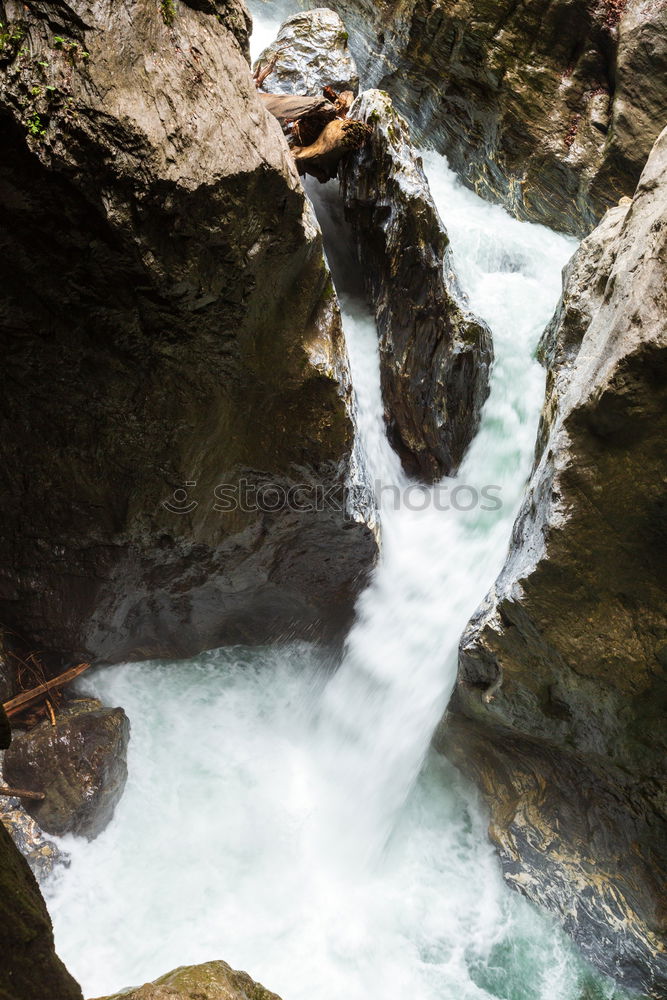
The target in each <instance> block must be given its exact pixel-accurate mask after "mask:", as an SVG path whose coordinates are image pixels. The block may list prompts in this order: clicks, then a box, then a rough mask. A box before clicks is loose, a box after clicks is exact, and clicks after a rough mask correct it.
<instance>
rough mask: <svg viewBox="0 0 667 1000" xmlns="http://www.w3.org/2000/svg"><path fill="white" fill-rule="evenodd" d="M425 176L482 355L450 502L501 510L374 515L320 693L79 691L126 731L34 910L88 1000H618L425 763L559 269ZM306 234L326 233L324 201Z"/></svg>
mask: <svg viewBox="0 0 667 1000" xmlns="http://www.w3.org/2000/svg"><path fill="white" fill-rule="evenodd" d="M426 166H427V170H428V173H429V176H430V179H431V182H432V186H433V191H434V195H435V197H436V200H437V201H438V204H439V207H440V209H441V212H442V214H443V217H444V218H445V220H446V223H447V225H448V228H449V232H450V236H451V240H452V245H453V248H454V253H455V263H456V266H457V268H458V271H459V274H460V277H461V281H462V283H463V285H464V286H465V288H466V289H467V290H468V292H469V295H470V301H471V305H472V307H473V308H474V309H475V310H476V311H477V312H478V313H480V314H481V315H482V316H484V318H486V319H487V321H488V322H489V324H490V326H491V328H492V330H493V334H494V342H495V349H496V364H495V367H494V374H493V388H492V394H491V398H490V400H489V403H488V404H487V406H486V408H485V412H484V420H483V425H482V429H481V431H480V433H479V435H478V437H477V439H476V441H475V442H474V444H473V446H472V448H471V450H470V453H469V455H468V457H467V459H466V461H465V463H464V466H463V468H462V470H461V474H460V476H459V477H458V483H459V484H462V483H463V484H468V485H470V486H472V487H474V488H475V489H477V490H478V491H479V490H481V488H482V487H483V486H486V485H494V486H499V487H501V488H502V489H501V492H500V496H501V498H502V501H503V506H502V509H501V510H499V511H483V510H481V509H480V508H479V507H477V508H475V509H474V510H473V511H471V512H469V513H463V512H458V511H452V510H450V511H443V510H437V509H435V508H434V506H433V505H432V503H430V504H429V505H428V506H427V509H425V510H422V511H410V510H408V509H406V506H405V504H403V505H402V506H401V509H399V510H394V509H393V504H392V502H391V500H392V496H391V494H390V493H389V492H388V491H385V495H384V498H385V503H384V504H383V507H382V527H383V553H382V560H381V562H380V565H379V567H378V570H377V572H376V574H375V576H374V578H373V581H372V583H371V585H370V587H369V588H368V590H367V591H366V593H365V594H364V595H363V596H362V598H361V600H360V603H359V608H358V620H357V623H356V624H355V626H354V628H353V629H352V632H351V634H350V636H349V639H348V643H347V647H346V650H345V655H344V658H343V662H342V664H341V665H340V668H339V669H338V671H337V672H336V673H335V674H334V675H333V677H330V676H329V675H328V674H327V673H326V672H325V670H324V669H323V667H322V665H321V664H320V662H319V660H318V653H317V650H315V649H314V648H313V647H310V646H308V645H306V644H295V645H293V646H291V647H288V648H280V649H277V648H267V649H261V650H247V649H232V650H226V651H218V652H216V653H212V654H209V655H207V656H204V657H201V658H200V659H198V660H197V661H194V662H191V663H175V664H164V663H154V664H140V665H131V666H130V665H124V666H119V667H116V668H106V669H104V670H103V671H99V672H98V673H97V674H96V675H95V676H94V677H93V678H91V679H90V681H88V682H87V684H86V687H87V689H88V690H93V691H94V692H95V693H96V694H98V695H99V696H100V697H102V698H103V699H104V700H105V702H107V703H110V704H121V705H123V706H124V707H125V709H126V711H127V712H128V714H129V716H130V719H131V722H132V740H131V746H130V758H129V768H130V777H129V782H128V787H127V790H126V793H125V795H124V797H123V799H122V801H121V803H120V805H119V807H118V809H117V812H116V816H115V818H114V820H113V822H112V824H111V825H110V826H109V828H108V829H107V830H106V831H105V832H104V833H103V834H102V835H101V836H100V837H99V838H98V839H97V840H96V841H95V842H93V843H92V844H87V843H84V842H80V841H74V840H70V841H69V842H68V843H67V845H66V846H67V847H68V848H69V850H70V851H71V852H72V856H73V861H72V867H71V868H70V869H69V871H66V872H63V873H61V875H60V876H59V877H58V879H57V880H56V881H55V882H54V883H53V884H52V885H51V886H49V887H48V893H49V904H50V910H51V913H52V916H53V919H54V925H55V931H56V941H57V946H58V950H59V952H60V954H61V956H62V957H63V959H64V960H65V961H66V963H67V964H68V966H69V968H70V969H71V970H72V972H73V973H74V974H75V975H76V976H77V977H78V978H79V979H80V981H81V982H82V984H83V987H84V993H85V995H86V996H96V995H98V994H102V993H105V992H111V991H113V990H117V989H119V988H121V987H123V986H129V985H132V984H137V983H140V982H144V981H146V980H148V979H151V978H154V977H155V976H157V975H159V974H161V973H164V972H165V971H167V970H168V969H170V968H172V967H174V966H175V965H180V964H189V963H192V962H201V961H206V960H209V959H212V958H224V959H225V960H226V961H228V962H230V963H231V964H232V965H234V966H235V967H237V968H247V969H248V971H250V973H251V974H252V975H253V976H254V977H256V978H258V979H260V980H261V981H263V982H264V983H265V985H267V987H269V988H270V989H272V990H275V991H276V992H278V993H279V994H280V995H281V996H282V997H283V1000H341V998H342V997H344V998H345V1000H406V998H414V1000H488V998H506V1000H575V998H579V997H580V996H581V995H582V990H583V989H584V987H586V988H587V989H589V990H591V991H592V992H589V993H588V994H587V995H588V996H590V997H593V996H595V997H611V996H612V995H614V994H613V990H612V988H611V987H609V986H608V985H605V984H603V983H601V982H600V981H598V980H595V981H594V978H593V977H592V976H591V973H590V972H588V971H587V970H585V969H584V968H583V967H582V965H581V964H580V962H579V960H578V959H577V957H576V955H575V953H574V950H573V949H572V947H571V946H570V945H569V943H568V942H567V941H566V940H565V938H564V937H563V936H562V935H561V933H560V932H559V931H558V930H557V928H556V927H555V925H554V923H553V922H552V921H551V920H550V919H549V918H548V917H546V916H545V915H543V914H539V913H537V912H536V911H535V910H534V909H533V908H532V907H530V906H529V905H528V904H527V903H525V902H524V901H523V900H522V899H521V898H520V897H518V896H517V895H515V894H513V893H511V892H510V891H509V890H508V889H506V888H505V886H504V884H503V882H502V879H501V877H500V874H499V870H498V865H497V862H496V860H495V857H494V855H493V852H492V850H491V848H490V847H489V845H488V843H487V838H486V830H485V820H484V817H483V814H482V812H481V810H480V808H479V806H478V804H477V802H476V799H475V798H474V796H473V795H472V793H471V792H470V791H469V790H467V789H466V787H465V786H464V785H463V784H462V782H461V781H460V779H459V778H458V776H457V775H456V772H455V771H454V770H453V769H452V768H451V766H449V765H448V764H447V763H446V762H444V761H442V760H441V759H439V758H437V757H436V756H435V755H434V754H432V753H429V750H428V745H429V741H430V736H431V734H432V732H433V729H434V727H435V725H436V724H437V722H438V720H439V718H440V716H441V714H442V712H443V709H444V707H445V705H446V702H447V699H448V697H449V694H450V692H451V688H452V685H453V683H454V677H455V667H456V648H457V645H458V640H459V637H460V634H461V631H462V629H463V627H464V625H465V623H466V621H467V619H468V618H469V616H470V614H471V613H472V612H473V611H474V609H475V607H476V605H477V604H478V603H479V601H480V599H481V598H482V597H483V596H484V593H485V591H486V590H487V589H488V587H489V586H490V584H491V583H492V582H493V579H494V576H495V575H496V573H497V571H498V569H499V568H500V566H501V564H502V561H503V558H504V555H505V551H506V548H507V543H508V538H509V533H510V529H511V524H512V521H513V516H514V512H515V510H516V507H517V504H518V501H519V498H520V494H521V490H522V487H523V484H524V482H525V479H526V476H527V473H528V471H529V467H530V462H531V456H532V451H533V446H534V440H535V433H536V427H537V418H538V413H539V408H540V404H541V398H542V395H543V374H542V372H541V370H540V368H539V366H537V365H536V363H535V362H534V361H533V360H532V352H533V350H534V347H535V345H536V342H537V339H538V337H539V335H540V333H541V331H542V329H543V327H544V325H545V324H546V322H547V320H548V319H549V316H550V314H551V312H552V310H553V307H554V305H555V303H556V301H557V298H558V294H559V290H560V271H561V268H562V266H563V264H564V263H565V262H566V260H567V259H568V257H569V255H570V254H571V252H572V250H573V243H572V241H569V240H566V239H564V238H562V237H560V236H557V235H555V234H553V233H550V232H549V231H547V230H545V229H543V228H541V227H536V226H530V225H527V224H522V223H518V222H516V221H514V220H512V219H511V218H509V217H508V216H507V215H506V214H505V213H504V212H503V211H502V210H501V209H498V208H494V207H491V206H489V205H486V204H484V203H483V202H481V201H480V200H479V199H477V198H476V197H475V196H474V195H472V194H471V193H470V192H468V191H466V190H464V189H462V188H461V187H460V186H459V185H458V184H457V183H456V180H455V178H454V177H453V175H452V174H451V173H450V172H449V171H448V170H447V167H446V164H445V163H444V161H443V160H442V159H441V158H439V157H437V156H436V155H434V154H429V155H428V156H427V157H426ZM319 210H320V213H321V216H322V217H323V218H325V217H327V216H332V215H333V216H335V215H336V212H337V207H336V203H335V200H333V199H332V197H331V192H330V190H329V189H328V190H327V191H325V192H324V193H323V195H322V200H321V203H320V205H319ZM327 228H328V231H329V234H330V236H329V238H330V243H329V251H330V255H331V257H332V263H333V264H334V267H335V274H336V279H337V284H338V285H339V287H344V286H346V285H347V283H348V281H349V275H346V274H345V272H344V267H343V266H342V265H341V263H340V262H341V261H344V260H345V259H349V252H348V250H347V248H346V247H345V246H341V242H342V241H343V240H344V236H343V235H342V233H341V230H340V229H339V228H337V226H336V224H335V219H334V220H333V221H332V220H331V219H329V224H328V227H327ZM338 251H340V260H339V259H337V258H338V256H339V254H338ZM351 286H353V282H352V283H351ZM343 305H344V309H345V326H346V335H347V338H348V346H349V352H350V359H351V365H352V371H353V379H354V385H355V391H356V395H357V402H358V416H359V431H360V435H361V439H362V444H363V447H364V449H365V452H366V461H367V463H368V465H369V468H370V469H371V470H372V475H373V477H374V478H376V479H378V480H380V481H381V482H382V483H383V485H384V486H385V487H389V486H392V485H393V486H398V487H400V488H402V489H403V490H405V489H406V487H407V486H408V485H409V484H408V483H407V481H406V480H405V478H404V476H403V474H402V472H401V470H400V466H399V463H398V460H397V459H396V456H395V455H394V454H393V452H392V451H391V449H390V448H389V447H388V445H387V443H386V439H385V435H384V428H383V424H382V416H381V414H382V409H381V400H380V392H379V375H378V358H377V347H376V333H375V329H374V326H373V324H372V322H371V321H370V319H369V317H368V314H367V311H366V309H365V307H364V306H363V305H361V304H360V303H359V301H358V300H357V299H356V298H355V297H354V295H353V294H352V293H349V294H347V295H345V296H344V297H343ZM450 485H451V484H450ZM432 499H433V491H430V490H421V491H417V490H415V491H414V492H413V495H412V500H413V504H414V505H417V506H419V501H420V500H421V502H422V504H423V503H424V502H425V501H426V500H428V501H432ZM387 501H389V502H387ZM593 991H594V992H593Z"/></svg>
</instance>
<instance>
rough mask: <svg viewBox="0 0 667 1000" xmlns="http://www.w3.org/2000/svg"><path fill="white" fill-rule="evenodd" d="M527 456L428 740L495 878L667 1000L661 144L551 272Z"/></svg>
mask: <svg viewBox="0 0 667 1000" xmlns="http://www.w3.org/2000/svg"><path fill="white" fill-rule="evenodd" d="M542 349H543V354H544V356H545V358H546V359H547V360H548V362H549V365H550V370H549V379H548V385H547V399H546V404H545V408H544V413H543V423H542V427H541V433H540V442H539V451H538V458H537V462H536V467H535V470H534V472H533V476H532V479H531V482H530V485H529V489H528V494H527V497H526V500H525V503H524V505H523V509H522V510H521V512H520V515H519V518H518V520H517V523H516V525H515V530H514V537H513V541H512V547H511V551H510V555H509V557H508V560H507V563H506V565H505V568H504V570H503V572H502V574H501V576H500V578H499V579H498V581H497V583H496V586H495V589H494V590H493V591H492V593H491V594H490V596H489V598H488V599H487V601H486V603H485V605H484V606H483V607H482V608H481V609H480V611H479V612H478V613H477V615H476V617H475V618H474V619H473V621H472V622H471V623H470V625H469V627H468V629H467V631H466V633H465V635H464V637H463V640H462V642H461V650H460V666H459V679H458V685H457V689H456V692H455V695H454V698H453V700H452V704H451V706H450V713H449V717H448V720H447V724H446V725H444V726H443V727H442V731H441V732H440V733H439V736H438V743H439V745H441V746H444V747H446V748H447V749H448V752H450V753H451V754H452V755H453V756H454V758H455V760H456V761H457V762H458V763H459V765H460V766H461V767H462V768H463V769H464V770H465V771H466V772H467V773H468V774H471V775H472V777H473V778H474V779H475V780H476V781H477V783H478V784H479V785H480V787H481V789H482V791H483V793H484V795H485V797H486V799H487V801H488V803H489V806H490V809H491V828H490V830H491V836H492V838H493V840H494V841H495V843H496V844H497V846H498V849H499V852H500V857H501V859H502V863H503V867H504V869H505V874H506V877H507V878H508V880H509V882H510V883H511V884H513V885H514V886H515V887H517V888H518V889H520V891H522V892H524V893H525V894H526V895H527V896H529V897H530V898H531V899H533V900H534V901H535V902H539V903H541V904H543V905H546V906H548V907H550V908H551V909H553V910H555V911H556V912H557V913H559V914H560V916H561V917H562V919H563V921H564V923H565V926H566V928H567V929H568V930H569V931H570V932H571V933H572V934H573V935H574V937H575V938H576V939H577V941H578V942H579V943H580V944H581V945H582V947H583V949H584V951H585V953H586V954H587V955H588V956H589V958H590V959H591V960H592V961H593V962H595V963H596V964H597V965H598V966H599V967H600V968H602V969H603V970H604V971H606V972H607V973H609V974H611V975H613V976H615V977H616V978H618V979H619V980H621V981H622V982H624V983H626V984H627V985H629V986H632V987H636V988H638V989H640V990H642V991H644V992H646V993H648V994H649V995H651V996H653V997H656V998H657V997H664V996H665V994H666V993H667V895H666V894H665V886H666V885H667V784H666V782H665V768H664V761H665V754H666V753H667V734H666V732H665V726H664V716H665V709H666V707H667V706H666V703H665V695H666V692H667V506H666V504H665V496H664V483H665V457H664V455H665V453H664V442H665V436H666V433H667V130H665V131H664V132H663V133H662V135H661V136H660V138H659V140H658V142H657V143H656V145H655V148H654V150H653V152H652V154H651V157H650V159H649V161H648V163H647V165H646V168H645V170H644V173H643V175H642V178H641V181H640V183H639V186H638V189H637V192H636V195H635V197H634V199H633V200H632V202H631V203H629V202H628V203H627V204H624V205H620V206H619V207H618V208H615V209H613V210H612V211H611V212H610V213H609V214H608V215H607V216H606V218H605V219H604V221H603V223H602V224H601V226H600V227H599V228H598V229H597V230H595V232H594V233H593V234H592V235H591V236H590V237H589V238H588V239H587V240H586V241H585V242H584V243H583V244H582V246H581V248H580V250H579V252H578V253H577V255H576V256H575V258H574V260H573V262H572V263H571V265H570V266H569V267H568V269H567V270H566V274H565V286H564V293H563V299H562V302H561V304H560V307H559V309H558V312H557V314H556V317H555V319H554V321H553V322H552V324H551V326H550V328H549V329H548V331H547V334H546V336H545V338H544V342H543V348H542Z"/></svg>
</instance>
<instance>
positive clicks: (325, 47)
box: [255, 7, 359, 97]
mask: <svg viewBox="0 0 667 1000" xmlns="http://www.w3.org/2000/svg"><path fill="white" fill-rule="evenodd" d="M274 58H276V59H277V62H276V65H275V68H274V70H273V72H272V73H271V75H270V76H269V77H268V78H267V80H266V82H265V84H264V90H266V91H269V92H270V93H272V94H302V95H303V94H305V95H309V96H312V97H316V96H318V95H320V94H321V93H322V88H323V87H333V89H334V90H335V91H336V92H337V93H338V92H342V91H346V90H351V91H353V92H354V93H355V94H356V93H357V91H358V90H359V74H358V72H357V67H356V64H355V62H354V59H353V57H352V54H351V52H350V49H349V46H348V34H347V31H346V29H345V25H344V24H343V22H342V21H341V19H340V17H339V15H338V14H336V12H335V11H333V10H329V9H328V8H326V7H318V8H316V9H315V10H310V11H306V12H304V13H301V14H294V15H293V16H292V17H289V18H288V19H287V20H286V21H285V22H284V24H282V25H281V27H280V31H279V32H278V37H277V38H276V40H275V42H273V43H272V44H271V45H269V46H268V48H266V49H265V50H264V52H262V54H261V56H260V57H259V59H258V60H257V63H256V64H255V65H256V68H257V67H259V66H266V65H267V64H268V63H270V62H271V61H272V60H273V59H274Z"/></svg>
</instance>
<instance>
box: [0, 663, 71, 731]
mask: <svg viewBox="0 0 667 1000" xmlns="http://www.w3.org/2000/svg"><path fill="white" fill-rule="evenodd" d="M89 666H90V663H79V665H78V666H76V667H70V669H69V670H65V672H64V673H62V674H59V675H58V676H57V677H53V678H52V679H51V680H50V681H45V682H44V684H39V685H38V686H37V687H34V688H31V689H30V691H23V692H22V693H21V694H17V695H16V697H15V698H10V700H9V701H6V702H5V703H4V705H3V706H2V707H3V708H4V710H5V715H6V716H7V718H11V717H12V716H14V715H20V714H21V713H22V712H25V711H27V709H29V708H31V707H32V706H33V705H35V704H36V703H37V702H39V701H42V699H44V698H45V697H46V695H47V694H48V693H49V691H55V690H56V689H57V688H61V687H63V686H64V685H65V684H69V683H70V682H71V681H73V680H75V679H76V678H77V677H79V676H80V675H81V674H82V673H83V672H84V670H87V669H88V667H89Z"/></svg>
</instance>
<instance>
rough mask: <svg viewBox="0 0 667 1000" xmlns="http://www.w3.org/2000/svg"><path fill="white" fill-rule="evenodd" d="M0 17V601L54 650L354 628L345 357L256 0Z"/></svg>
mask: <svg viewBox="0 0 667 1000" xmlns="http://www.w3.org/2000/svg"><path fill="white" fill-rule="evenodd" d="M0 20H1V21H2V22H3V24H4V25H6V26H7V29H6V31H4V32H3V36H2V52H1V53H0V144H1V146H2V158H1V162H0V284H1V285H2V289H3V296H2V303H1V305H0V338H1V342H2V349H3V356H4V357H5V364H6V370H5V383H4V389H3V393H2V410H1V415H0V421H1V428H2V432H1V434H0V439H1V440H2V449H1V454H0V471H1V477H2V483H3V509H4V511H5V516H4V518H3V532H2V538H1V540H0V621H1V622H2V624H3V625H4V626H6V627H7V628H8V629H9V630H10V631H11V633H12V635H13V636H18V637H20V641H21V643H22V645H23V647H24V648H25V649H28V650H33V649H40V650H43V651H46V652H47V653H50V654H51V656H52V658H53V659H54V660H59V659H60V658H61V657H62V658H63V659H66V660H67V661H68V662H71V661H72V658H74V657H76V658H79V659H82V660H83V659H93V658H96V659H99V660H106V661H117V660H123V659H137V658H145V657H155V656H173V657H184V656H188V655H194V654H196V653H197V652H198V651H200V650H202V649H205V648H208V647H215V646H218V645H222V644H225V643H230V642H260V641H268V640H273V639H277V638H282V637H285V636H292V635H299V636H321V635H329V634H332V633H333V632H336V631H338V630H339V629H342V628H344V627H345V626H346V624H347V623H348V622H349V619H350V616H351V614H352V608H353V603H354V598H355V595H356V593H357V591H358V590H359V588H360V587H361V586H362V585H363V582H364V579H365V574H366V572H367V571H368V569H369V567H370V565H371V563H372V561H373V558H374V554H375V542H374V539H373V537H372V535H371V533H370V531H369V530H368V529H367V527H366V526H365V525H364V524H360V523H358V522H357V521H355V520H354V519H351V518H349V517H348V516H347V514H346V511H345V496H344V491H345V485H346V483H347V480H348V477H349V473H350V458H351V453H352V446H353V431H354V428H353V424H352V420H351V417H350V408H349V393H350V387H349V372H348V367H347V358H346V353H345V348H344V342H343V337H342V331H341V326H340V319H339V313H338V306H337V301H336V297H335V293H334V291H333V287H332V284H331V279H330V277H329V274H328V270H327V268H326V266H325V264H324V261H323V254H322V244H321V235H320V233H319V230H318V227H317V225H316V223H315V222H314V220H313V216H312V213H311V211H310V209H309V206H308V204H307V202H306V199H305V197H304V194H303V191H302V189H301V187H300V184H299V181H298V177H297V173H296V170H295V168H294V164H293V163H292V161H291V158H290V155H289V152H288V150H287V147H286V145H285V142H284V140H283V138H282V135H281V132H280V128H279V126H278V124H277V122H276V121H275V120H274V119H273V118H272V117H270V116H269V115H268V114H267V113H266V112H265V111H264V109H263V108H262V106H261V104H260V101H259V99H258V96H257V92H256V89H255V86H254V83H253V81H252V79H251V74H250V72H249V67H248V63H247V58H246V52H247V33H248V19H247V15H246V13H245V8H244V7H243V5H242V4H241V3H237V2H235V0H231V2H229V3H227V4H225V5H223V6H222V7H220V5H217V4H212V3H210V4H209V3H205V2H201V3H192V4H191V5H186V4H184V3H177V4H175V5H172V4H166V3H164V4H160V3H146V2H144V0H122V2H119V3H114V4H111V5H104V4H98V3H92V2H90V0H73V2H72V3H71V4H50V3H42V2H35V3H33V4H30V5H29V6H26V5H24V4H23V3H18V2H14V0H5V2H2V3H0ZM5 36H6V37H5ZM266 484H271V485H272V486H275V487H277V488H278V489H277V491H275V490H274V491H273V492H271V491H268V492H266V493H262V491H261V487H262V486H264V485H266ZM301 484H303V485H304V486H305V487H306V490H305V491H301V492H300V493H298V494H296V499H295V494H294V493H293V494H291V496H292V501H293V502H291V503H290V501H289V499H287V498H286V497H287V491H289V490H290V489H293V488H296V487H298V486H300V485H301ZM218 487H229V488H230V489H229V490H227V489H225V490H223V491H222V493H221V494H220V491H219V495H216V493H215V491H216V489H217V488H218ZM230 490H231V493H230ZM258 490H259V495H258ZM276 498H277V499H276Z"/></svg>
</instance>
